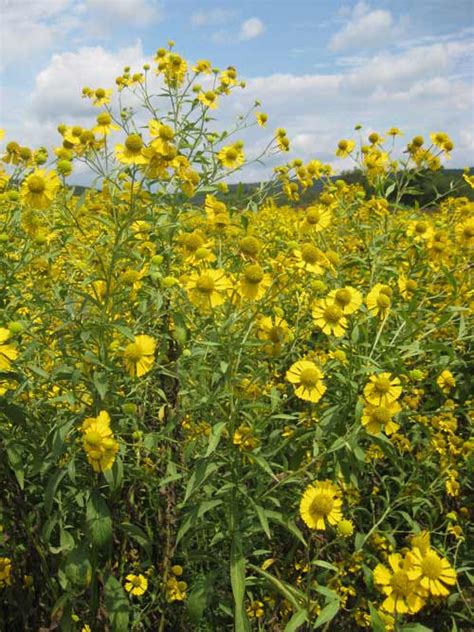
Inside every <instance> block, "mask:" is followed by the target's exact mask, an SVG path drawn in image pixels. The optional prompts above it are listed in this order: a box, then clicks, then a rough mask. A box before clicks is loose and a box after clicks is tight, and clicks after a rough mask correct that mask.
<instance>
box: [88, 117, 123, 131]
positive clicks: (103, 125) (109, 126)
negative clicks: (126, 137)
mask: <svg viewBox="0 0 474 632" xmlns="http://www.w3.org/2000/svg"><path fill="white" fill-rule="evenodd" d="M96 121H97V125H96V126H95V127H93V128H92V131H93V132H94V134H100V135H102V136H107V134H110V132H112V131H118V130H119V129H120V127H119V126H118V125H115V124H114V122H113V120H112V117H111V116H110V114H109V113H108V112H101V113H100V114H99V115H98V116H97V118H96Z"/></svg>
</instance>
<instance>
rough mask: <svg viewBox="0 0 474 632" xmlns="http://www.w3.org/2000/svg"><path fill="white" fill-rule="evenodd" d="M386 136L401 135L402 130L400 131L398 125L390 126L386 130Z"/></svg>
mask: <svg viewBox="0 0 474 632" xmlns="http://www.w3.org/2000/svg"><path fill="white" fill-rule="evenodd" d="M387 136H393V137H395V136H403V132H401V131H400V130H399V129H398V127H391V128H390V129H389V130H388V132H387Z"/></svg>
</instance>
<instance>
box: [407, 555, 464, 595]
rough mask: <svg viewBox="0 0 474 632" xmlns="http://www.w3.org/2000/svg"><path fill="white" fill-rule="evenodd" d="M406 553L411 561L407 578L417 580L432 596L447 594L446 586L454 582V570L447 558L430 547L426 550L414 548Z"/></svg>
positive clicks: (452, 584)
mask: <svg viewBox="0 0 474 632" xmlns="http://www.w3.org/2000/svg"><path fill="white" fill-rule="evenodd" d="M408 555H409V558H410V562H411V567H410V569H409V570H408V578H409V579H410V580H418V581H419V582H420V586H421V587H422V588H424V589H425V590H427V591H428V592H429V593H430V594H431V595H433V596H434V597H446V596H447V595H448V594H449V588H447V586H454V584H455V583H456V571H455V570H454V569H453V568H452V567H451V565H450V564H449V562H448V560H445V559H443V558H442V557H440V556H439V555H438V554H437V553H436V551H434V550H433V549H431V548H429V549H428V550H426V551H421V550H420V549H419V548H414V549H413V550H412V551H410V553H409V554H408Z"/></svg>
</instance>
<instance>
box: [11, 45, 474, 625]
mask: <svg viewBox="0 0 474 632" xmlns="http://www.w3.org/2000/svg"><path fill="white" fill-rule="evenodd" d="M112 82H113V78H111V83H112ZM244 87H245V84H244V82H241V80H240V78H239V76H238V73H237V71H236V69H235V68H234V67H231V66H230V67H228V68H227V69H226V70H224V71H222V70H218V69H214V68H213V66H212V65H211V63H210V62H209V61H207V60H200V61H197V62H195V63H193V62H187V61H186V60H185V59H184V58H183V57H182V56H180V55H179V54H178V53H176V52H175V50H174V47H173V43H170V44H169V47H168V48H162V49H159V50H158V51H157V53H156V57H155V58H154V59H153V60H152V61H151V62H150V64H149V65H145V66H144V67H143V69H140V70H138V71H137V70H135V69H130V68H126V69H125V70H124V73H123V75H121V76H120V77H118V78H117V79H116V80H115V88H114V90H113V91H112V90H109V89H105V88H102V87H92V88H89V87H86V88H84V90H83V94H82V98H84V99H89V100H90V101H91V103H92V104H93V105H95V106H97V110H96V119H94V116H92V117H91V122H90V127H89V128H87V129H86V128H82V127H78V126H70V125H68V124H67V121H66V122H64V123H61V124H60V125H59V127H58V131H59V135H58V138H59V140H58V145H57V147H56V149H55V150H54V151H49V154H48V152H47V151H46V150H45V149H44V148H39V149H29V148H26V147H22V146H21V145H20V144H19V143H17V142H16V141H15V140H13V139H11V138H9V136H8V130H7V131H6V136H5V138H4V139H3V140H2V151H1V155H2V160H3V162H2V165H3V166H2V167H1V170H0V252H1V259H0V306H1V310H0V481H1V490H2V493H1V497H0V629H1V630H2V631H8V632H22V631H24V630H27V631H35V632H36V631H38V632H39V631H42V632H46V631H49V630H51V631H52V630H60V631H64V632H69V631H80V632H87V631H93V632H102V631H112V632H126V631H128V630H130V631H135V632H138V631H144V632H148V631H150V632H151V631H153V632H155V631H156V632H165V631H170V632H171V631H177V632H179V631H197V632H211V631H215V632H221V631H224V630H236V631H237V632H247V631H252V630H261V631H263V630H265V631H267V630H268V631H274V632H294V631H296V630H301V631H309V630H315V629H320V630H323V631H325V630H326V631H332V630H334V631H349V632H351V631H357V630H373V631H374V632H384V631H386V632H391V631H396V632H402V631H403V632H429V631H430V630H432V631H434V632H443V631H446V632H456V631H458V630H459V631H460V630H472V629H473V628H472V621H473V608H474V595H473V589H472V585H473V582H474V561H473V555H472V550H473V538H472V535H473V533H472V526H471V527H470V519H471V518H472V512H473V503H472V500H473V482H472V466H473V463H474V458H473V447H474V440H473V437H472V430H471V420H470V416H469V415H470V410H471V411H472V399H471V398H472V374H473V370H472V355H471V350H472V345H471V342H472V328H471V323H472V306H473V300H474V296H473V288H472V277H471V276H470V270H469V268H470V265H471V264H470V261H471V256H472V248H473V245H474V203H473V202H472V201H470V198H469V197H468V196H460V195H456V193H457V191H456V188H455V187H454V186H453V190H452V192H451V194H450V195H435V196H434V199H433V201H432V203H431V204H430V205H429V208H428V209H427V208H424V207H423V206H420V205H417V204H416V202H415V204H413V205H411V206H410V207H407V206H406V205H405V204H404V203H403V202H402V200H403V196H404V195H406V194H410V195H411V196H415V197H416V194H417V189H416V186H415V185H414V181H415V179H417V180H418V181H419V178H420V177H422V176H423V174H425V173H429V172H431V171H436V170H438V169H440V167H441V165H442V163H443V161H444V160H445V159H446V158H449V155H450V154H451V152H452V151H453V149H454V147H453V143H452V141H451V140H450V138H449V137H448V135H447V134H446V133H444V132H434V133H433V134H432V135H431V138H429V139H428V138H422V137H421V136H415V137H414V138H412V139H406V138H404V137H403V136H402V135H401V132H400V130H398V129H397V128H392V129H390V130H388V131H387V132H384V133H381V134H380V135H379V134H377V133H375V132H372V133H370V134H368V133H366V132H365V131H364V130H362V129H357V128H356V132H355V133H354V140H353V139H344V140H340V141H339V142H338V141H337V139H335V143H334V144H335V153H336V154H337V155H338V156H342V157H344V156H349V157H351V158H353V160H354V164H355V165H357V166H358V168H359V169H360V170H361V171H362V172H363V174H364V175H365V176H366V178H367V181H368V183H369V184H370V187H371V191H372V193H370V194H368V193H367V191H366V190H364V189H363V188H362V186H360V185H357V184H355V185H349V184H346V183H345V182H344V180H342V179H337V177H334V176H333V175H332V173H331V168H330V167H329V166H328V165H325V164H323V163H321V162H320V161H318V160H316V159H314V160H311V161H310V162H307V163H304V162H303V161H301V160H297V159H294V160H291V161H290V162H285V153H286V152H287V151H288V150H289V149H290V146H291V138H289V137H288V135H287V133H286V132H285V130H283V129H276V131H273V130H274V128H273V127H272V128H271V129H270V127H271V124H272V123H273V122H272V121H271V120H268V117H267V115H266V114H265V113H264V112H263V111H262V110H261V107H260V104H259V103H258V102H257V103H256V104H255V107H253V108H252V109H251V110H250V111H249V112H248V113H247V114H246V115H243V116H240V117H238V118H237V119H236V121H235V124H234V125H233V127H231V128H230V129H227V130H220V129H219V127H218V125H217V124H216V121H215V117H216V115H215V113H214V112H215V110H216V109H217V108H218V106H219V105H220V102H222V101H224V100H226V99H232V94H233V93H234V91H236V90H241V89H242V88H244ZM263 96H264V95H262V97H263ZM78 98H81V95H78ZM127 98H128V99H129V101H128V103H132V105H126V104H125V102H126V100H127ZM122 100H123V101H122ZM277 124H278V122H276V125H277ZM253 125H255V126H259V127H261V128H262V129H261V133H262V138H264V141H265V139H267V142H266V144H265V142H264V147H263V150H262V153H261V154H259V155H257V156H253V157H252V158H251V159H248V158H247V157H246V147H245V145H244V143H243V142H242V141H241V140H240V138H239V134H240V133H244V131H245V129H246V128H248V127H249V126H253ZM315 151H316V148H315ZM275 156H279V158H280V166H278V167H276V168H275V169H274V176H273V178H272V179H271V181H270V182H268V183H264V184H262V185H261V186H259V187H254V188H253V189H252V190H251V191H250V193H249V194H248V195H247V196H244V195H242V196H241V197H240V199H239V201H238V203H235V200H234V198H232V200H233V201H231V198H230V197H229V196H230V193H229V187H228V184H226V180H227V179H228V177H229V176H232V174H234V173H235V172H237V171H239V170H240V169H241V168H242V167H244V166H245V165H248V164H251V163H257V162H260V161H262V160H265V158H269V157H270V158H272V160H275V158H274V157H275ZM79 168H80V169H82V170H84V168H87V169H88V170H89V172H90V174H91V186H90V187H89V188H87V189H86V190H85V191H84V192H83V193H82V194H80V195H79V194H77V192H76V191H75V189H74V187H72V186H70V185H69V182H70V181H72V180H73V179H74V174H75V170H76V169H79ZM234 177H235V176H234ZM317 182H319V183H321V185H322V190H321V193H320V194H319V196H315V198H314V200H313V201H312V202H311V204H309V205H302V204H301V203H299V197H300V196H301V195H302V194H303V193H304V192H305V191H306V190H308V189H309V188H310V187H312V186H313V185H314V184H315V183H317ZM463 185H464V186H465V187H466V190H468V186H471V187H473V186H474V178H473V176H470V175H469V174H468V173H466V174H465V175H464V180H463Z"/></svg>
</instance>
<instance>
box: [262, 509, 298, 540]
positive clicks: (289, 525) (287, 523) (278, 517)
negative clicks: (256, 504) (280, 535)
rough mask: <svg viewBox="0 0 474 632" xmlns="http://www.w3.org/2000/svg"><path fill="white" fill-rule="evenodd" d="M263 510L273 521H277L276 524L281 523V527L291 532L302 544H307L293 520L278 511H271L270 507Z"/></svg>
mask: <svg viewBox="0 0 474 632" xmlns="http://www.w3.org/2000/svg"><path fill="white" fill-rule="evenodd" d="M264 511H265V513H266V515H267V517H268V518H270V520H274V521H275V522H278V524H281V525H282V526H283V527H285V528H286V529H288V531H289V532H290V533H292V534H293V535H294V536H295V537H296V538H297V539H298V540H299V541H300V542H301V543H302V544H303V545H304V546H308V545H307V543H306V540H305V539H304V536H303V534H302V533H301V531H300V530H299V529H298V527H297V526H296V524H295V523H294V522H293V520H291V519H290V518H287V517H283V515H282V514H281V513H280V512H278V511H272V510H270V509H265V510H264Z"/></svg>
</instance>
